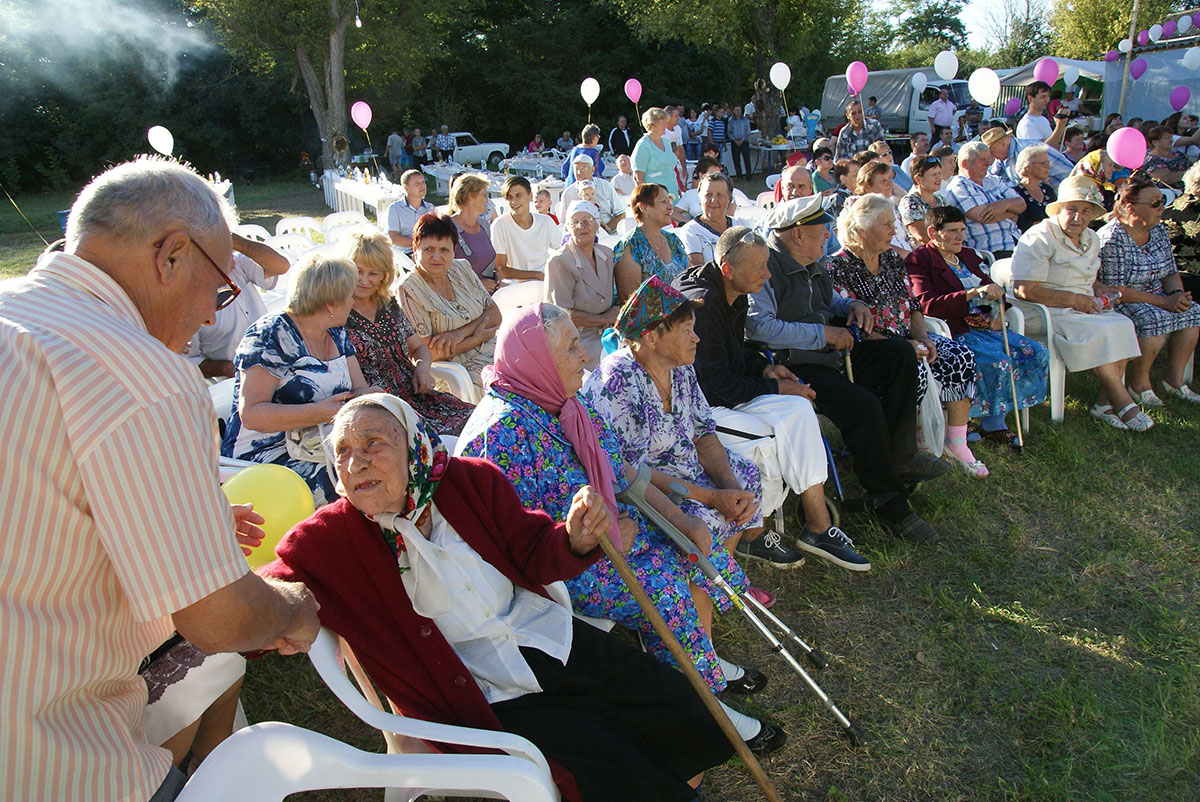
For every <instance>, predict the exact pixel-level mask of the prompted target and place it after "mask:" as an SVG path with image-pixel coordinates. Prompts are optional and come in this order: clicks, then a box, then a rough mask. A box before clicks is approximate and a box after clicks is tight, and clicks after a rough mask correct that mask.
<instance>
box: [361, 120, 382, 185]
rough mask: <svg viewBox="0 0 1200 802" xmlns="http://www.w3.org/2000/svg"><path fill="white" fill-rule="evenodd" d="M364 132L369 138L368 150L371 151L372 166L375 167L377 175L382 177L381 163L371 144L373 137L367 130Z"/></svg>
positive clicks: (363, 130)
mask: <svg viewBox="0 0 1200 802" xmlns="http://www.w3.org/2000/svg"><path fill="white" fill-rule="evenodd" d="M362 132H363V134H365V135H366V137H367V148H368V149H369V150H370V151H371V164H374V165H375V174H376V175H382V173H381V172H380V171H379V162H378V160H376V158H375V146H374V145H372V144H371V135H370V134H368V133H367V129H366V128H364V129H362Z"/></svg>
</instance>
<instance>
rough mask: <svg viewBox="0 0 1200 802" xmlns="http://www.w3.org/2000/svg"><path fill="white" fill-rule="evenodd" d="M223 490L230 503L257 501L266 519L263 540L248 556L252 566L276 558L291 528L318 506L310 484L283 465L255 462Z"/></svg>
mask: <svg viewBox="0 0 1200 802" xmlns="http://www.w3.org/2000/svg"><path fill="white" fill-rule="evenodd" d="M221 489H222V490H224V491H225V497H226V498H227V499H229V503H230V504H253V505H254V511H255V512H257V513H258V514H259V515H261V516H262V517H263V518H266V521H265V522H264V523H263V524H262V530H263V532H264V533H265V537H263V541H262V543H261V544H260V545H259V546H258V547H257V548H255V549H253V550H251V552H250V554H249V556H247V557H246V562H248V563H249V564H250V567H251V568H252V569H257V568H261V567H262V566H264V565H266V564H267V563H269V562H271V560H274V559H275V547H276V546H278V545H279V541H280V540H282V539H283V536H284V535H285V534H286V533H287V531H288V530H289V529H291V528H292V527H293V526H295V525H296V524H298V523H300V522H301V521H303V520H304V519H305V518H307V517H308V516H310V515H312V514H313V510H314V509H315V505H314V504H313V496H312V491H311V490H309V489H308V484H307V483H306V482H305V481H304V480H303V479H301V478H300V474H298V473H296V472H295V471H293V470H292V469H291V468H285V467H283V466H282V465H253V466H251V467H249V468H246V469H245V470H243V471H240V472H239V473H237V474H235V475H234V476H233V477H232V478H231V479H230V480H229V481H227V482H226V483H225V484H223V485H222V486H221Z"/></svg>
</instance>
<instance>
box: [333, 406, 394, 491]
mask: <svg viewBox="0 0 1200 802" xmlns="http://www.w3.org/2000/svg"><path fill="white" fill-rule="evenodd" d="M333 456H334V461H335V466H336V468H337V475H338V483H339V484H340V485H341V487H342V490H343V492H344V493H345V495H346V498H347V499H349V500H350V503H351V504H353V505H354V507H355V509H357V510H359V511H360V512H362V513H363V514H365V515H378V514H380V513H384V512H403V511H404V504H405V501H406V500H407V499H408V435H407V434H406V433H405V431H404V428H403V427H402V426H401V425H400V423H399V422H398V421H397V420H396V418H395V417H394V416H393V415H391V414H390V413H388V412H387V411H385V410H382V409H377V408H372V407H358V408H356V409H353V410H351V411H350V412H349V413H347V414H346V415H345V417H344V418H343V417H341V416H339V417H338V419H337V421H336V422H335V424H334V429H333Z"/></svg>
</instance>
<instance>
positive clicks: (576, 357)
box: [546, 318, 587, 398]
mask: <svg viewBox="0 0 1200 802" xmlns="http://www.w3.org/2000/svg"><path fill="white" fill-rule="evenodd" d="M546 339H547V340H548V341H549V343H550V353H551V355H552V356H553V357H554V367H555V369H556V370H557V371H558V378H560V379H562V385H563V392H564V393H565V394H566V397H567V398H570V397H571V396H573V395H575V393H577V392H579V389H580V388H581V387H583V371H584V368H585V367H586V366H587V353H585V352H584V350H583V347H582V346H580V344H579V329H577V328H575V324H574V323H572V322H571V321H570V320H568V319H566V318H561V319H559V320H556V321H554V322H553V323H551V324H550V328H549V329H548V330H547V331H546Z"/></svg>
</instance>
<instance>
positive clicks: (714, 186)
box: [700, 181, 729, 220]
mask: <svg viewBox="0 0 1200 802" xmlns="http://www.w3.org/2000/svg"><path fill="white" fill-rule="evenodd" d="M700 208H701V209H703V210H704V219H705V220H724V219H725V213H726V212H728V211H729V188H728V187H726V186H725V182H724V181H706V182H705V183H704V186H703V187H701V188H700Z"/></svg>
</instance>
